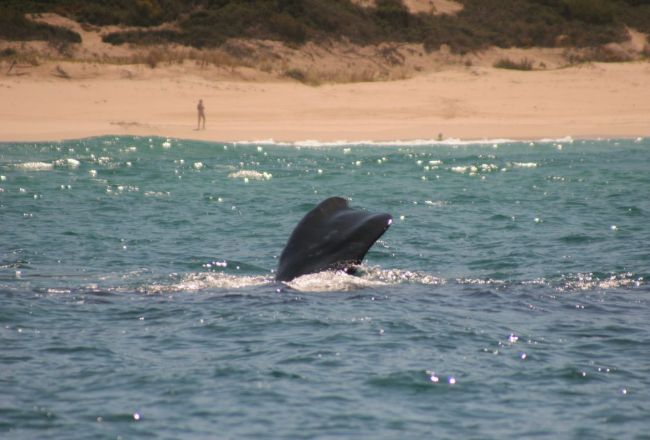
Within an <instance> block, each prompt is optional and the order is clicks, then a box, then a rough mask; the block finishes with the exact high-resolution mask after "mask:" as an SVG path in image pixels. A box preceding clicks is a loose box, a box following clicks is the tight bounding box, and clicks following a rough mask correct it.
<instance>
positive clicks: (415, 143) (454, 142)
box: [233, 136, 573, 149]
mask: <svg viewBox="0 0 650 440" xmlns="http://www.w3.org/2000/svg"><path fill="white" fill-rule="evenodd" d="M513 142H528V143H533V144H534V143H536V142H539V143H557V142H564V143H572V142H573V138H571V137H570V136H567V137H563V138H558V139H548V138H545V139H529V140H515V139H507V138H497V139H473V140H471V139H470V140H463V139H459V138H446V139H442V140H440V139H411V140H400V139H397V140H392V141H372V140H360V141H347V140H337V141H318V140H314V139H305V140H301V141H295V142H281V141H276V140H274V139H259V140H242V141H236V142H233V145H255V146H260V145H265V146H274V145H277V146H289V147H299V148H301V147H304V148H318V147H345V148H346V149H349V147H362V146H379V147H392V146H400V147H420V146H431V145H448V146H468V145H485V146H489V147H498V146H499V145H501V144H510V143H513Z"/></svg>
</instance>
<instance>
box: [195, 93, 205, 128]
mask: <svg viewBox="0 0 650 440" xmlns="http://www.w3.org/2000/svg"><path fill="white" fill-rule="evenodd" d="M196 110H197V111H198V112H199V122H198V125H197V126H196V129H197V130H200V129H201V121H203V129H204V130H205V107H204V106H203V100H202V99H199V104H198V105H197V106H196Z"/></svg>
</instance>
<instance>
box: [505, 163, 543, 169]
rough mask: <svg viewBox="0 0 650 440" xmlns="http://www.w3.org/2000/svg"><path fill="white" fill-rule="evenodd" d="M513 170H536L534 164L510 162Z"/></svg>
mask: <svg viewBox="0 0 650 440" xmlns="http://www.w3.org/2000/svg"><path fill="white" fill-rule="evenodd" d="M511 165H512V167H513V168H537V164H536V163H535V162H512V164H511Z"/></svg>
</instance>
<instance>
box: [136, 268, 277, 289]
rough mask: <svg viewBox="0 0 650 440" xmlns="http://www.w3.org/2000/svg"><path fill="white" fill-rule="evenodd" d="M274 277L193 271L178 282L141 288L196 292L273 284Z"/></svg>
mask: <svg viewBox="0 0 650 440" xmlns="http://www.w3.org/2000/svg"><path fill="white" fill-rule="evenodd" d="M272 282H273V279H272V278H271V277H268V276H242V275H229V274H225V273H221V272H207V273H191V274H188V275H185V276H184V277H183V279H181V280H180V281H179V282H178V283H174V284H167V285H165V284H154V285H150V286H146V287H144V288H143V289H141V290H144V291H145V292H147V293H167V292H178V291H191V292H196V291H199V290H205V289H241V288H245V287H255V286H263V285H266V284H271V283H272Z"/></svg>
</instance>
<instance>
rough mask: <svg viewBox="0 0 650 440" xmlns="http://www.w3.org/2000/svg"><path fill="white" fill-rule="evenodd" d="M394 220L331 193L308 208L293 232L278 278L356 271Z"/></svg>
mask: <svg viewBox="0 0 650 440" xmlns="http://www.w3.org/2000/svg"><path fill="white" fill-rule="evenodd" d="M392 222H393V219H392V217H391V216H390V215H389V214H383V213H380V214H378V213H372V212H368V211H364V210H360V209H354V208H350V207H349V206H348V202H347V200H345V199H343V198H341V197H330V198H329V199H326V200H324V201H322V202H321V203H320V204H319V205H318V206H316V207H315V208H314V209H312V210H311V211H309V212H308V213H307V214H306V215H305V216H304V217H303V218H302V220H300V222H299V223H298V225H297V226H296V228H295V229H294V230H293V232H292V233H291V236H290V237H289V241H287V244H286V246H285V248H284V250H283V251H282V255H280V262H279V264H278V269H277V272H276V277H275V279H276V280H277V281H291V280H292V279H294V278H296V277H299V276H301V275H306V274H310V273H317V272H321V271H324V270H343V271H345V272H347V273H354V272H355V266H358V265H359V264H361V261H362V260H363V257H364V256H365V255H366V253H367V252H368V249H370V247H371V246H372V245H373V244H374V243H375V241H377V240H378V239H379V237H381V236H382V235H383V233H384V232H386V230H387V229H388V227H389V226H390V225H391V223H392Z"/></svg>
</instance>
